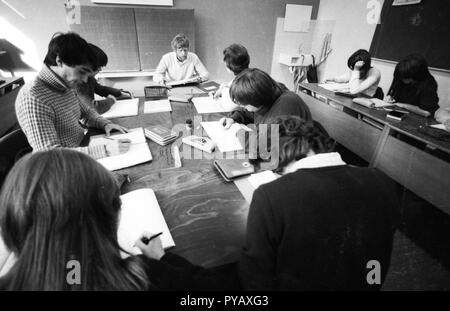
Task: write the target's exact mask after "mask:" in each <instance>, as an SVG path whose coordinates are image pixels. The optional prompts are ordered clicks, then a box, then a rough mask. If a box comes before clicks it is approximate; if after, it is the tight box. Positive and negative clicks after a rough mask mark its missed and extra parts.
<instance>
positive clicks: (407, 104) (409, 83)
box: [385, 54, 439, 116]
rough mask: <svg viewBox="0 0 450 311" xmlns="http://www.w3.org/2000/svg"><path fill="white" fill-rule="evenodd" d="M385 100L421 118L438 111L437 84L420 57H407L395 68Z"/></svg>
mask: <svg viewBox="0 0 450 311" xmlns="http://www.w3.org/2000/svg"><path fill="white" fill-rule="evenodd" d="M385 100H386V101H388V102H395V105H397V106H399V107H402V108H405V109H407V110H410V111H412V112H415V113H418V114H420V115H423V116H430V115H433V114H434V113H435V112H436V110H438V109H439V105H438V103H439V97H438V95H437V82H436V80H435V79H434V78H433V76H432V75H431V73H430V71H429V70H428V64H427V61H426V60H425V58H424V57H423V56H422V55H420V54H411V55H408V56H406V57H405V58H404V59H402V60H401V61H400V62H399V63H398V64H397V65H396V66H395V70H394V80H393V81H392V84H391V88H390V89H389V92H388V95H387V96H386V99H385Z"/></svg>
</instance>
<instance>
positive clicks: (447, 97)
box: [317, 0, 450, 107]
mask: <svg viewBox="0 0 450 311" xmlns="http://www.w3.org/2000/svg"><path fill="white" fill-rule="evenodd" d="M368 3H369V0H321V1H320V6H319V13H318V15H317V19H318V20H335V21H336V24H335V27H334V32H333V38H332V42H331V46H332V48H333V51H332V52H331V54H330V55H329V57H328V59H327V61H326V62H325V63H324V64H323V65H322V66H321V68H319V79H324V78H326V77H332V76H335V75H339V74H342V73H344V72H345V71H346V70H348V69H347V59H348V57H349V56H350V55H351V54H352V53H353V52H354V51H356V50H357V49H360V48H362V49H367V50H369V48H370V44H371V42H372V38H373V35H374V33H375V28H376V25H371V24H369V23H368V22H367V20H366V17H367V15H368V14H369V11H370V10H369V9H368V8H367V4H368ZM379 3H380V7H381V6H382V5H383V0H379ZM373 65H374V66H376V67H377V68H378V69H379V70H380V71H381V82H380V86H381V87H382V88H383V91H384V92H385V93H386V92H387V91H388V89H389V87H390V85H391V82H392V76H393V72H394V68H395V64H391V63H387V62H383V61H374V62H373ZM431 74H432V75H433V76H434V77H435V79H436V81H437V83H438V86H439V87H438V95H439V98H440V101H439V105H440V106H441V107H443V106H450V73H448V72H447V73H445V72H441V71H436V70H431Z"/></svg>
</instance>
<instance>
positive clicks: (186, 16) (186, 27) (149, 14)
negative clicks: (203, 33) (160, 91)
mask: <svg viewBox="0 0 450 311" xmlns="http://www.w3.org/2000/svg"><path fill="white" fill-rule="evenodd" d="M135 18H136V30H137V36H138V44H139V55H140V61H141V68H142V70H151V69H155V68H156V66H157V65H158V63H159V60H160V59H161V56H162V55H164V54H166V53H167V52H170V51H172V47H171V46H170V42H171V41H172V39H173V37H175V35H177V34H178V33H184V34H185V35H186V36H187V37H188V38H189V43H190V50H191V51H195V20H194V10H176V9H135Z"/></svg>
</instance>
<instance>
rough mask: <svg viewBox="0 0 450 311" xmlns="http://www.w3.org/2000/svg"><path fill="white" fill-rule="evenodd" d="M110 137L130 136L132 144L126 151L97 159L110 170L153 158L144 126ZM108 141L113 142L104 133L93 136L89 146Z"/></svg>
mask: <svg viewBox="0 0 450 311" xmlns="http://www.w3.org/2000/svg"><path fill="white" fill-rule="evenodd" d="M110 137H111V138H112V139H121V138H128V139H130V140H131V146H130V149H129V150H128V151H127V152H126V153H123V154H119V155H116V156H112V157H106V158H102V159H97V161H98V162H99V163H100V164H102V165H103V166H104V167H105V168H107V169H108V170H110V171H115V170H119V169H122V168H125V167H130V166H133V165H137V164H140V163H145V162H148V161H151V160H152V154H151V152H150V148H149V147H148V145H147V142H146V140H145V136H144V131H143V129H142V128H136V129H131V130H130V132H129V133H126V134H116V135H111V136H110ZM108 143H111V140H110V139H108V138H105V136H104V135H98V136H93V137H91V140H90V143H89V146H94V145H99V144H108Z"/></svg>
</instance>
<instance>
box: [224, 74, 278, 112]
mask: <svg viewBox="0 0 450 311" xmlns="http://www.w3.org/2000/svg"><path fill="white" fill-rule="evenodd" d="M286 90H287V88H286V87H285V86H284V85H283V84H281V83H278V82H276V81H275V80H274V79H272V78H271V77H270V76H269V75H268V74H267V73H265V72H264V71H262V70H259V69H257V68H249V69H247V70H244V71H242V72H241V73H240V74H239V75H237V76H236V78H234V80H233V83H232V84H231V88H230V97H231V100H232V101H233V102H235V103H236V104H239V105H243V106H247V105H252V106H254V107H263V108H268V107H271V106H272V105H273V103H274V102H275V101H276V100H277V99H278V97H280V95H281V94H282V93H283V92H284V91H286Z"/></svg>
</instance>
